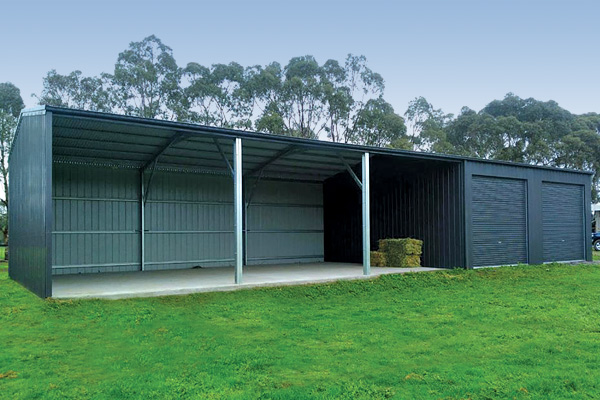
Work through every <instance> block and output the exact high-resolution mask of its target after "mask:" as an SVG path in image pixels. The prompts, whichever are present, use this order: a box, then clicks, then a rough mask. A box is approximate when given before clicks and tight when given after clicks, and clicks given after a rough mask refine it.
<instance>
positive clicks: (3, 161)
mask: <svg viewBox="0 0 600 400" xmlns="http://www.w3.org/2000/svg"><path fill="white" fill-rule="evenodd" d="M24 107H25V104H23V99H22V98H21V91H20V90H19V89H18V88H17V87H16V86H15V85H13V84H12V83H10V82H5V83H0V180H1V181H2V187H3V189H4V193H3V196H1V197H0V203H1V204H2V206H3V207H4V208H5V209H8V190H9V186H8V179H9V176H8V156H9V154H10V148H11V146H12V142H13V139H14V134H15V128H16V126H17V120H18V117H19V114H20V113H21V110H22V109H23V108H24ZM0 229H1V230H2V235H3V236H4V243H7V242H8V224H2V225H1V226H0Z"/></svg>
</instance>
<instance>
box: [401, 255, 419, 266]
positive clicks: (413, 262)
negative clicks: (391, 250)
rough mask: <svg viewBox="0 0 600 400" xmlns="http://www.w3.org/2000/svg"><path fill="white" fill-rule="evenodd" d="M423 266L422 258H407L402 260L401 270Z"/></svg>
mask: <svg viewBox="0 0 600 400" xmlns="http://www.w3.org/2000/svg"><path fill="white" fill-rule="evenodd" d="M420 266H421V256H415V255H413V256H405V257H403V258H402V259H401V260H400V267H401V268H417V267H420Z"/></svg>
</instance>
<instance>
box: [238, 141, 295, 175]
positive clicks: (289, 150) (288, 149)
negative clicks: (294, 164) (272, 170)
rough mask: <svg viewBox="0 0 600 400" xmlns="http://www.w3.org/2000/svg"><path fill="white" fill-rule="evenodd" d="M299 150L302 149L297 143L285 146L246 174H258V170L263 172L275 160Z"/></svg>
mask: <svg viewBox="0 0 600 400" xmlns="http://www.w3.org/2000/svg"><path fill="white" fill-rule="evenodd" d="M299 150H300V149H298V147H297V146H295V145H291V146H288V147H286V148H284V149H283V150H280V151H279V152H277V153H276V154H275V155H274V156H273V157H271V158H269V159H268V160H267V161H265V162H263V163H261V164H259V165H257V166H256V167H254V168H253V169H251V170H250V171H248V172H246V173H245V174H244V176H252V175H254V174H256V173H257V172H259V173H261V174H262V172H263V171H264V169H265V168H267V167H268V166H269V165H271V164H273V163H274V162H275V161H277V160H279V159H281V158H283V157H285V156H287V155H289V154H290V153H294V152H297V151H299Z"/></svg>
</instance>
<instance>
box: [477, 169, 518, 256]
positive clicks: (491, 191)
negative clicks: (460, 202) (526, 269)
mask: <svg viewBox="0 0 600 400" xmlns="http://www.w3.org/2000/svg"><path fill="white" fill-rule="evenodd" d="M471 193H472V202H473V214H472V226H473V259H472V260H473V261H472V264H473V266H475V267H482V266H490V265H510V264H518V263H527V256H528V255H527V240H528V239H527V181H525V180H521V179H505V178H494V177H486V176H473V183H472V191H471Z"/></svg>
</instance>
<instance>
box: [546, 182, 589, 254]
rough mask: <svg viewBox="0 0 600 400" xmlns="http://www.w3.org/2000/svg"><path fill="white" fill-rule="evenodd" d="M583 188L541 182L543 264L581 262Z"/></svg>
mask: <svg viewBox="0 0 600 400" xmlns="http://www.w3.org/2000/svg"><path fill="white" fill-rule="evenodd" d="M583 191H584V187H583V186H581V185H569V184H564V183H552V182H543V183H542V211H543V218H542V223H543V227H544V230H543V236H544V261H574V260H583V259H585V248H584V246H585V239H584V235H585V234H587V233H588V231H587V230H585V229H584V218H585V217H584V210H583V209H582V207H583V205H584V200H583V199H584V195H583Z"/></svg>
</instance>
